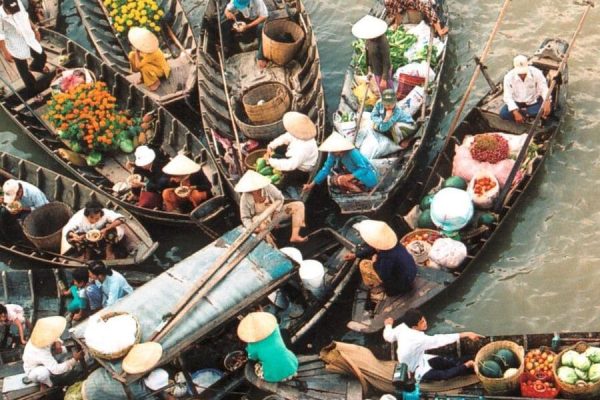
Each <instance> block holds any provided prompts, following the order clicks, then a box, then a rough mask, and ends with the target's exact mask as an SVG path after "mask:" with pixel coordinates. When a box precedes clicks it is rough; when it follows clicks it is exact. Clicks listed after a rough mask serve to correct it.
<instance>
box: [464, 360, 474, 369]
mask: <svg viewBox="0 0 600 400" xmlns="http://www.w3.org/2000/svg"><path fill="white" fill-rule="evenodd" d="M474 366H475V361H473V360H469V361H467V362H466V363H465V367H467V368H473V367H474Z"/></svg>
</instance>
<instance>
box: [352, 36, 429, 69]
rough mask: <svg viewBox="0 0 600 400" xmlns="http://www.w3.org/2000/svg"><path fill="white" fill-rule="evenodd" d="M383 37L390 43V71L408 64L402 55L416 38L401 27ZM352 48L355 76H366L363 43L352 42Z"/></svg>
mask: <svg viewBox="0 0 600 400" xmlns="http://www.w3.org/2000/svg"><path fill="white" fill-rule="evenodd" d="M385 35H386V37H387V39H388V42H389V43H390V59H391V62H392V69H393V70H394V71H395V70H396V69H397V68H398V67H401V66H403V65H406V64H408V60H407V59H406V57H405V56H404V53H405V52H406V51H407V50H408V49H410V48H411V47H412V46H413V45H414V44H415V43H416V42H417V37H416V36H415V35H412V34H410V33H407V32H406V31H405V30H404V29H403V28H402V27H399V28H398V29H396V30H395V31H393V30H391V29H388V30H387V32H386V33H385ZM352 48H353V49H354V53H353V55H352V65H354V68H355V72H356V74H358V75H366V74H367V54H366V49H365V41H364V40H360V39H359V40H355V41H354V42H352ZM426 58H427V52H425V59H426ZM432 59H433V58H432Z"/></svg>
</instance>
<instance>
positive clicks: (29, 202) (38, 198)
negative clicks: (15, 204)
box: [17, 181, 48, 211]
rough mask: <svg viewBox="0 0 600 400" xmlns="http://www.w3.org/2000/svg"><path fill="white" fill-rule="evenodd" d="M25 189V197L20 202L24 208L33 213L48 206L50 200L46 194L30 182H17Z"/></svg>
mask: <svg viewBox="0 0 600 400" xmlns="http://www.w3.org/2000/svg"><path fill="white" fill-rule="evenodd" d="M17 182H19V184H20V185H21V187H22V188H23V197H21V199H20V200H19V201H20V202H21V205H22V206H23V208H30V209H31V210H32V211H33V210H35V209H36V208H37V207H41V206H43V205H44V204H48V199H47V198H46V195H45V194H44V192H42V191H41V190H40V189H38V188H37V187H35V186H33V185H32V184H31V183H29V182H24V181H17Z"/></svg>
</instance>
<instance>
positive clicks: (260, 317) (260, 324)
mask: <svg viewBox="0 0 600 400" xmlns="http://www.w3.org/2000/svg"><path fill="white" fill-rule="evenodd" d="M275 329H277V318H275V316H274V315H273V314H271V313H268V312H253V313H250V314H248V315H246V316H245V317H244V319H243V320H242V321H241V322H240V324H239V325H238V329H237V334H238V337H239V338H240V339H242V340H243V341H244V342H246V343H254V342H260V341H261V340H263V339H265V338H267V337H268V336H269V335H270V334H271V333H273V332H274V331H275Z"/></svg>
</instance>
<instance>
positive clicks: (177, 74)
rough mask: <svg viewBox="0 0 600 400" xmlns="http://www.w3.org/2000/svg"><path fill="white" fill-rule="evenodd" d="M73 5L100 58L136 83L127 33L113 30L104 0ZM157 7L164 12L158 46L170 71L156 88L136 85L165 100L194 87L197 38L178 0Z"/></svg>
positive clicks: (86, 1) (83, 0) (180, 94)
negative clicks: (195, 38)
mask: <svg viewBox="0 0 600 400" xmlns="http://www.w3.org/2000/svg"><path fill="white" fill-rule="evenodd" d="M75 6H76V7H77V11H78V13H79V15H80V16H81V20H82V22H83V25H84V27H85V29H86V31H87V33H88V35H89V37H90V41H91V42H92V43H93V44H94V47H95V48H96V50H97V51H98V54H99V55H100V57H101V58H102V61H104V62H105V63H106V64H108V65H110V66H111V67H113V68H115V69H116V70H117V71H118V72H119V73H121V74H123V75H126V76H127V79H128V80H129V81H130V82H132V83H134V84H136V83H137V82H138V81H139V79H140V74H139V73H132V72H131V66H130V63H129V57H128V54H129V52H130V51H131V50H132V48H131V45H130V44H129V41H128V40H127V35H126V34H123V33H118V32H117V31H116V30H115V28H114V26H113V24H112V17H110V15H109V12H108V10H107V9H106V7H105V5H104V3H103V0H76V1H75ZM160 9H162V10H163V11H164V13H165V15H164V17H163V23H161V25H162V30H161V32H160V34H159V35H158V36H159V40H160V42H161V49H162V51H163V53H165V55H166V56H167V62H168V63H169V66H170V67H171V75H170V76H169V79H166V80H164V81H163V82H162V83H161V85H160V86H159V88H158V90H156V91H155V92H152V91H149V90H147V89H146V87H145V86H144V85H138V89H140V90H142V91H143V92H144V94H145V95H146V96H148V97H150V98H151V99H153V100H154V101H156V102H157V103H160V104H167V103H171V102H174V101H177V100H179V99H181V98H183V97H185V96H187V95H189V93H190V92H191V91H192V90H194V89H195V86H196V66H195V63H194V60H193V56H194V54H195V50H196V42H195V41H194V37H193V35H192V32H191V30H190V23H189V21H188V20H187V17H186V15H185V13H184V12H183V10H182V9H181V6H180V5H179V2H178V1H176V0H170V1H166V2H161V3H160Z"/></svg>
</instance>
